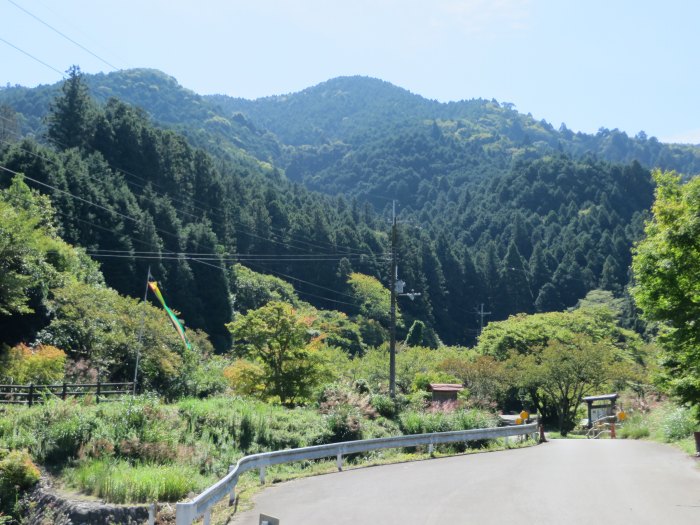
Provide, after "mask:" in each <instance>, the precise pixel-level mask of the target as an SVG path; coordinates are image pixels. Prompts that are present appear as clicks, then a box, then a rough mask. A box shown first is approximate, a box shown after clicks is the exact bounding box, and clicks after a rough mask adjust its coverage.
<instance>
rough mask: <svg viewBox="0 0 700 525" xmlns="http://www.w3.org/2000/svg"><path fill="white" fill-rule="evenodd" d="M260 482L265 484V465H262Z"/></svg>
mask: <svg viewBox="0 0 700 525" xmlns="http://www.w3.org/2000/svg"><path fill="white" fill-rule="evenodd" d="M259 470H260V484H261V485H264V484H265V467H260V469H259Z"/></svg>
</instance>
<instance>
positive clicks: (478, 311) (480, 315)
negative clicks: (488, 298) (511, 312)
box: [476, 303, 491, 337]
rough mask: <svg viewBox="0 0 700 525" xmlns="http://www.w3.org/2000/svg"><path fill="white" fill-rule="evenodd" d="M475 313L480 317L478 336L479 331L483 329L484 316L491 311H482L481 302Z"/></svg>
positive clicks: (482, 305)
mask: <svg viewBox="0 0 700 525" xmlns="http://www.w3.org/2000/svg"><path fill="white" fill-rule="evenodd" d="M476 313H477V314H479V317H480V321H479V336H480V335H481V332H482V331H483V330H484V316H485V315H491V312H484V303H481V306H480V308H479V310H477V311H476ZM477 337H478V336H477Z"/></svg>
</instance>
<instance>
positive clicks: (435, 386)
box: [428, 383, 464, 392]
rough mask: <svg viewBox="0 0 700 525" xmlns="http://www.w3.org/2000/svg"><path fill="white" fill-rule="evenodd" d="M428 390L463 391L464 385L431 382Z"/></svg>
mask: <svg viewBox="0 0 700 525" xmlns="http://www.w3.org/2000/svg"><path fill="white" fill-rule="evenodd" d="M428 390H429V391H431V392H461V391H462V390H464V387H463V386H462V385H460V384H455V383H430V385H429V386H428Z"/></svg>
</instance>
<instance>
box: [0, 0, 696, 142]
mask: <svg viewBox="0 0 700 525" xmlns="http://www.w3.org/2000/svg"><path fill="white" fill-rule="evenodd" d="M0 20H3V24H2V29H1V30H0V64H2V65H3V67H2V68H0V85H5V84H8V83H9V84H11V85H14V84H21V85H26V86H35V85H37V84H40V83H53V82H56V81H58V80H60V79H61V77H62V75H61V72H63V71H65V70H66V69H68V67H69V66H71V65H73V64H77V65H79V66H80V67H81V68H82V69H83V70H84V71H85V72H88V73H97V72H100V71H103V72H110V71H114V70H115V69H123V68H133V67H151V68H157V69H160V70H162V71H164V72H165V73H167V74H169V75H172V76H174V77H175V78H177V79H178V81H179V82H180V83H181V84H182V85H184V86H185V87H187V88H190V89H192V90H194V91H196V92H198V93H201V94H209V93H224V94H228V95H232V96H238V97H245V98H257V97H262V96H267V95H278V94H284V93H289V92H294V91H299V90H301V89H304V88H306V87H309V86H311V85H314V84H317V83H319V82H322V81H324V80H328V79H329V78H332V77H336V76H341V75H368V76H372V77H377V78H381V79H383V80H387V81H389V82H392V83H394V84H396V85H398V86H400V87H403V88H406V89H408V90H410V91H412V92H414V93H417V94H419V95H422V96H424V97H427V98H431V99H437V100H440V101H450V100H461V99H470V98H479V97H481V98H487V99H491V98H495V99H497V100H499V101H501V102H511V103H514V104H515V106H516V107H517V109H518V110H520V111H522V112H525V113H532V115H533V116H534V117H536V118H538V119H545V120H547V121H549V122H551V123H552V124H554V125H555V126H558V125H559V124H560V123H562V122H563V123H565V124H566V125H567V126H568V127H569V128H570V129H573V130H577V131H579V130H580V131H585V132H595V131H596V130H597V129H598V128H600V127H607V128H611V129H612V128H619V129H621V130H624V131H626V132H627V133H629V134H630V135H634V134H636V133H637V132H638V131H640V130H644V131H645V132H646V133H647V134H648V135H654V136H657V137H659V138H660V139H662V140H665V141H678V142H692V143H700V104H698V103H697V85H698V76H699V75H700V67H698V66H699V65H700V53H698V49H700V45H699V44H700V32H698V31H697V27H696V26H697V21H698V20H700V3H698V2H690V1H687V0H666V1H664V2H658V1H654V0H616V1H614V2H611V1H610V0H590V1H588V2H576V1H574V0H431V1H427V0H353V1H348V0H345V1H343V2H340V1H336V0H303V1H296V2H292V1H290V0H228V1H225V0H205V1H202V0H200V1H196V2H195V1H191V0H147V1H143V0H119V1H116V0H105V1H100V2H95V1H94V0H62V1H61V2H60V3H59V2H50V1H49V0H0Z"/></svg>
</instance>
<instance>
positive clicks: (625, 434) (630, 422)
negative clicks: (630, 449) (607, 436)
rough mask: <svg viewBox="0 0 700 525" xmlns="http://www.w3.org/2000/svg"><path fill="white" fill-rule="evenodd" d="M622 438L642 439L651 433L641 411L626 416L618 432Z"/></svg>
mask: <svg viewBox="0 0 700 525" xmlns="http://www.w3.org/2000/svg"><path fill="white" fill-rule="evenodd" d="M618 434H619V436H620V437H621V438H622V439H642V438H645V437H649V435H650V434H651V432H650V430H649V426H648V424H647V421H646V419H645V418H644V416H643V415H642V414H641V413H635V414H632V415H630V416H628V417H627V419H625V422H624V423H623V425H622V426H621V427H620V431H619V432H618Z"/></svg>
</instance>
